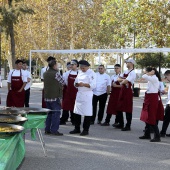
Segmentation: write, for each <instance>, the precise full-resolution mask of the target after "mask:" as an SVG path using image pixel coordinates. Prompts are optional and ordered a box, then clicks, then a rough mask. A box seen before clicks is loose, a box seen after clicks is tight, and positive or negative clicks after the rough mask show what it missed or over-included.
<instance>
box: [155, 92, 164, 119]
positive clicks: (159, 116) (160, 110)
mask: <svg viewBox="0 0 170 170" xmlns="http://www.w3.org/2000/svg"><path fill="white" fill-rule="evenodd" d="M158 96H159V99H160V100H158V109H157V115H156V120H160V121H163V120H164V106H163V104H162V99H161V95H160V92H159V93H158Z"/></svg>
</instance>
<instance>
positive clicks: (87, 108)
mask: <svg viewBox="0 0 170 170" xmlns="http://www.w3.org/2000/svg"><path fill="white" fill-rule="evenodd" d="M79 66H80V70H81V71H80V72H79V73H78V75H77V77H76V79H75V82H74V85H75V87H77V88H78V92H77V95H76V101H75V105H74V113H75V117H74V118H75V129H74V130H73V131H71V132H70V134H77V133H80V135H81V136H85V135H88V134H89V127H90V121H91V116H92V98H93V91H92V90H93V89H94V88H95V87H96V75H95V73H94V71H93V70H91V69H90V68H89V66H90V64H89V63H88V62H87V61H86V60H81V61H79ZM81 116H84V122H83V131H82V132H81V131H80V125H81Z"/></svg>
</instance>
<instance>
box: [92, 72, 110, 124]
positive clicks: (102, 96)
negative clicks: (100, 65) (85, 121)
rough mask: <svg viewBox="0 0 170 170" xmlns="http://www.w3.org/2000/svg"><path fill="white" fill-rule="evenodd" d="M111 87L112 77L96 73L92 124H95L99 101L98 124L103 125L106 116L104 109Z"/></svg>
mask: <svg viewBox="0 0 170 170" xmlns="http://www.w3.org/2000/svg"><path fill="white" fill-rule="evenodd" d="M110 85H111V80H110V76H109V75H108V74H106V73H103V74H100V73H99V72H97V73H96V88H95V89H94V90H93V116H92V118H91V123H93V124H94V122H95V119H96V112H97V103H98V101H99V111H98V123H101V121H102V119H103V115H104V109H105V105H106V100H107V87H108V86H110Z"/></svg>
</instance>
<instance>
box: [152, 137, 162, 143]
mask: <svg viewBox="0 0 170 170" xmlns="http://www.w3.org/2000/svg"><path fill="white" fill-rule="evenodd" d="M150 142H161V139H160V138H153V139H151V140H150Z"/></svg>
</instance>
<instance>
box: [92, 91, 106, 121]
mask: <svg viewBox="0 0 170 170" xmlns="http://www.w3.org/2000/svg"><path fill="white" fill-rule="evenodd" d="M106 100H107V93H104V94H102V95H100V96H96V95H93V116H92V118H91V121H92V122H94V121H95V119H96V112H97V103H98V102H99V111H98V121H102V119H103V115H104V109H105V105H106Z"/></svg>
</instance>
